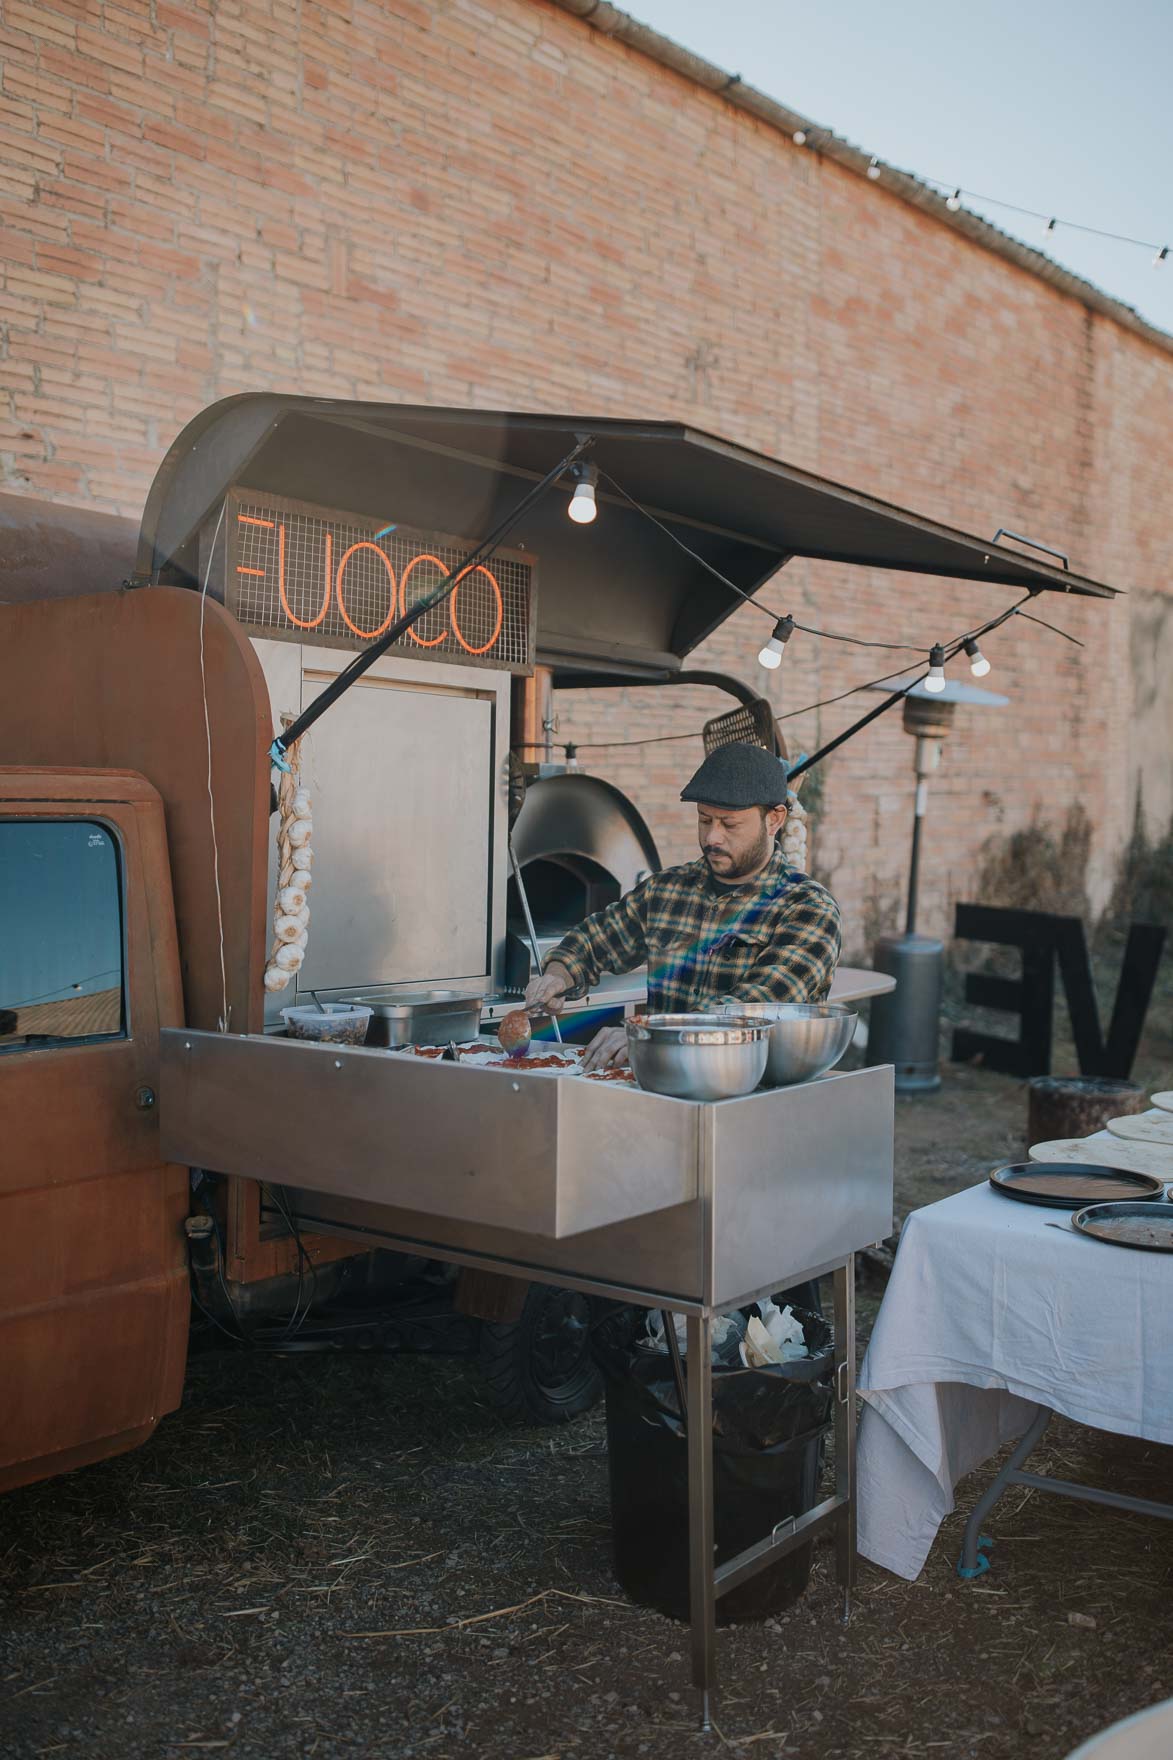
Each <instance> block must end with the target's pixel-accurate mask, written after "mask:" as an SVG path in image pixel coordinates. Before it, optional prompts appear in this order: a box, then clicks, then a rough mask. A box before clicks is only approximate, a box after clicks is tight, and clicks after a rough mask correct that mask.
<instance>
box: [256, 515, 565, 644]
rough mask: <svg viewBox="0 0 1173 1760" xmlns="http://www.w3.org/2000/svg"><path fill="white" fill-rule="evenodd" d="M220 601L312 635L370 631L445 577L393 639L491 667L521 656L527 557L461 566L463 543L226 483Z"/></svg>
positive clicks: (353, 638) (374, 633)
mask: <svg viewBox="0 0 1173 1760" xmlns="http://www.w3.org/2000/svg"><path fill="white" fill-rule="evenodd" d="M227 518H228V525H229V533H228V545H227V551H228V557H227V580H226V601H227V603H228V605H229V608H230V609H231V610H232V611H234V612H235V614H236V616H237V617H238V618H239V619H240V621H241V622H242V623H244V624H247V625H249V626H250V627H253V628H256V629H263V630H264V631H265V632H266V633H267V634H285V635H288V636H291V637H296V638H298V639H301V640H309V641H315V642H324V641H331V642H342V643H346V644H348V645H353V644H354V643H355V642H369V641H374V640H376V639H377V638H378V637H379V636H381V635H382V634H383V633H384V631H386V630H387V629H388V628H389V627H390V626H391V624H392V623H393V622H394V621H395V619H396V618H398V617H402V616H403V615H404V614H405V613H406V612H407V611H408V610H410V608H411V606H412V605H413V604H415V603H417V602H418V601H419V600H420V599H422V598H426V597H428V596H429V595H430V594H431V593H433V592H434V591H435V590H436V588H437V587H438V586H440V585H441V584H442V583H443V582H444V581H445V580H449V579H451V578H452V577H453V576H455V578H456V581H457V583H458V584H457V586H456V589H455V591H454V592H453V593H452V594H451V596H450V597H449V598H448V599H447V600H446V601H445V602H444V603H443V604H442V605H440V606H437V607H436V608H435V609H433V610H432V611H429V612H427V613H426V614H425V615H424V617H423V618H421V620H420V621H419V623H417V624H415V625H413V627H412V628H411V629H409V630H408V631H407V632H406V634H405V635H404V636H403V637H402V638H401V640H400V641H399V642H398V643H397V644H396V646H397V648H399V649H401V650H402V651H404V652H413V651H414V652H415V653H417V654H421V655H423V654H426V653H434V654H435V656H436V657H437V658H441V657H443V658H444V659H460V660H464V661H465V662H470V661H471V662H480V663H481V664H493V665H497V666H502V665H504V666H510V667H517V668H522V667H528V665H529V663H530V652H529V649H530V621H531V618H530V611H531V606H530V600H531V591H530V588H531V576H532V573H533V563H532V559H531V558H529V557H523V556H518V555H516V554H514V553H511V552H508V551H502V552H498V553H496V554H494V556H493V557H492V559H491V561H492V566H489V565H487V564H486V563H478V564H476V566H475V567H473V568H468V567H465V566H462V564H463V562H464V557H465V556H466V555H467V554H468V552H469V551H470V550H471V549H472V547H473V546H472V544H471V543H464V544H462V543H461V542H460V541H459V540H453V539H450V538H441V537H438V536H436V535H435V534H421V533H416V532H412V531H410V530H409V529H408V528H406V527H404V526H400V525H398V524H392V525H383V526H381V527H377V526H375V524H374V522H371V521H366V520H362V519H361V518H358V517H357V516H353V515H348V514H343V513H337V512H334V511H332V510H328V509H318V508H311V507H307V506H306V505H305V504H303V503H299V502H291V501H285V500H280V499H278V498H276V497H271V496H261V495H259V494H253V493H250V492H249V491H248V490H240V491H236V492H234V494H233V496H232V498H231V499H230V502H229V508H228V516H227Z"/></svg>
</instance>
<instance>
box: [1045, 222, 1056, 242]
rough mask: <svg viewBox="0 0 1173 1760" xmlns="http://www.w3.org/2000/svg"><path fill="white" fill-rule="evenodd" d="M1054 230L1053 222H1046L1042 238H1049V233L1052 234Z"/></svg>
mask: <svg viewBox="0 0 1173 1760" xmlns="http://www.w3.org/2000/svg"><path fill="white" fill-rule="evenodd" d="M1054 230H1055V222H1054V220H1048V221H1047V224H1046V225H1045V226H1044V227H1043V237H1044V238H1049V237H1050V235H1051V233H1052V232H1054Z"/></svg>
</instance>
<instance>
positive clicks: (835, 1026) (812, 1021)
mask: <svg viewBox="0 0 1173 1760" xmlns="http://www.w3.org/2000/svg"><path fill="white" fill-rule="evenodd" d="M722 1012H723V1013H724V1014H726V1015H728V1016H736V1017H737V1019H739V1020H745V1019H747V1018H748V1019H752V1020H757V1021H762V1022H764V1023H766V1024H768V1026H769V1029H770V1044H769V1051H768V1054H767V1057H766V1073H765V1075H764V1077H763V1078H762V1082H763V1086H764V1087H767V1088H789V1087H791V1086H792V1085H793V1084H794V1083H795V1082H809V1081H811V1080H812V1079H813V1077H815V1076H821V1075H824V1074H825V1073H826V1072H827V1070H829V1069H834V1067H835V1065H836V1064H837V1063H838V1062H839V1059H840V1058H841V1057H842V1056H843V1053H844V1052H845V1051H846V1050H847V1047H848V1046H849V1045H850V1044H851V1040H852V1035H853V1034H854V1032H855V1023H856V1021H857V1020H858V1019H859V1014H858V1011H857V1010H856V1009H854V1008H848V1007H847V1006H846V1004H844V1003H842V1002H737V1001H732V1002H727V1003H725V1005H724V1008H723V1010H722Z"/></svg>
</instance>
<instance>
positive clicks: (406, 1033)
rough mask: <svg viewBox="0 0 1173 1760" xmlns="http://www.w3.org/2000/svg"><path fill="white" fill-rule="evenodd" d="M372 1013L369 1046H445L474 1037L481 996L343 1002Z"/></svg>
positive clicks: (443, 993)
mask: <svg viewBox="0 0 1173 1760" xmlns="http://www.w3.org/2000/svg"><path fill="white" fill-rule="evenodd" d="M345 1000H346V1001H347V1002H357V1003H361V1004H363V1005H365V1006H366V1007H368V1008H369V1009H370V1011H371V1024H370V1027H369V1029H368V1031H367V1040H366V1042H367V1044H368V1045H385V1046H392V1047H393V1046H396V1045H447V1043H448V1041H449V1040H450V1039H455V1040H456V1041H457V1042H459V1041H460V1040H462V1039H471V1038H473V1037H475V1035H476V1031H477V1028H478V1027H479V1026H480V1023H481V1004H482V998H481V997H480V996H468V995H463V994H462V993H461V992H460V991H459V990H416V991H412V992H410V993H406V992H405V993H404V994H402V995H399V996H364V995H357V994H356V995H354V996H348V997H346V999H345Z"/></svg>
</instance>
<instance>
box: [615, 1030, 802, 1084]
mask: <svg viewBox="0 0 1173 1760" xmlns="http://www.w3.org/2000/svg"><path fill="white" fill-rule="evenodd" d="M770 1031H771V1028H770V1023H769V1022H768V1021H758V1020H749V1019H748V1018H743V1017H740V1016H739V1015H738V1014H737V1013H736V1012H733V1013H730V1014H724V1013H721V1014H647V1015H636V1016H634V1017H633V1018H632V1019H631V1020H629V1021H628V1023H627V1051H628V1055H629V1057H630V1058H631V1067H632V1069H633V1070H634V1072H635V1079H636V1081H637V1082H638V1083H639V1085H640V1087H641V1088H648V1089H650V1090H651V1092H652V1093H653V1094H670V1095H672V1096H673V1098H674V1099H677V1100H732V1099H734V1098H735V1097H736V1096H737V1095H738V1094H751V1093H752V1092H753V1090H754V1089H755V1088H756V1087H757V1085H758V1083H759V1082H760V1081H761V1079H762V1072H763V1070H764V1069H765V1067H766V1053H767V1052H768V1050H769V1036H770Z"/></svg>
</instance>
